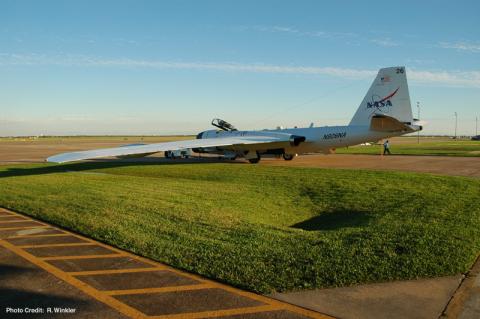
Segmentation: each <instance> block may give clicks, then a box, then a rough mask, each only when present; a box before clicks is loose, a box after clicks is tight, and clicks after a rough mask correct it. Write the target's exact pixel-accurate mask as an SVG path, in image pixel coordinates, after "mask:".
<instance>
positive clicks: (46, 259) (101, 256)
mask: <svg viewBox="0 0 480 319" xmlns="http://www.w3.org/2000/svg"><path fill="white" fill-rule="evenodd" d="M116 257H128V256H127V255H126V254H108V255H83V256H81V255H80V256H52V257H37V258H38V259H41V260H45V261H49V260H70V259H91V258H116Z"/></svg>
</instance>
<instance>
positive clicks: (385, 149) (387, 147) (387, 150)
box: [383, 140, 392, 155]
mask: <svg viewBox="0 0 480 319" xmlns="http://www.w3.org/2000/svg"><path fill="white" fill-rule="evenodd" d="M387 153H388V155H392V153H390V142H389V141H388V140H386V141H385V142H384V143H383V155H386V154H387Z"/></svg>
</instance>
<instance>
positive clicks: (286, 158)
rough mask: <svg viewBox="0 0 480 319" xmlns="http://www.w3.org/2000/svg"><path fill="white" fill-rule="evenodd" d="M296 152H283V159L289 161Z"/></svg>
mask: <svg viewBox="0 0 480 319" xmlns="http://www.w3.org/2000/svg"><path fill="white" fill-rule="evenodd" d="M295 156H296V154H283V159H284V160H286V161H291V160H293V159H294V158H295Z"/></svg>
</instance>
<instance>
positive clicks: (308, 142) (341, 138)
mask: <svg viewBox="0 0 480 319" xmlns="http://www.w3.org/2000/svg"><path fill="white" fill-rule="evenodd" d="M402 134H404V133H397V134H395V133H393V132H378V131H372V130H371V129H370V127H369V126H363V125H355V126H354V125H350V126H323V127H306V128H291V129H277V130H263V131H222V130H208V131H204V132H202V133H200V134H199V135H198V136H197V138H201V139H207V138H208V139H210V138H224V137H233V136H234V137H237V136H249V135H252V136H259V135H264V136H272V137H275V136H282V135H289V136H297V137H305V141H303V142H301V143H298V145H295V143H290V145H289V146H286V147H285V144H282V145H280V143H279V145H278V148H277V147H276V146H275V144H274V143H271V144H269V145H268V146H265V147H263V148H262V147H258V146H256V148H255V149H252V148H251V147H249V146H248V145H245V146H242V145H236V146H235V147H234V148H233V147H230V146H229V147H215V148H205V149H202V150H200V151H202V152H205V153H215V154H226V155H227V154H228V155H231V154H232V153H235V154H236V155H238V156H243V155H246V154H247V153H248V152H258V153H259V154H278V155H281V154H292V155H294V154H304V153H313V152H324V153H328V152H330V151H331V150H333V149H336V148H339V147H346V146H353V145H358V144H360V143H364V142H372V141H378V140H381V139H383V138H388V137H392V136H396V135H402Z"/></svg>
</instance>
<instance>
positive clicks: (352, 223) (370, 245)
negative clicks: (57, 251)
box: [0, 162, 480, 293]
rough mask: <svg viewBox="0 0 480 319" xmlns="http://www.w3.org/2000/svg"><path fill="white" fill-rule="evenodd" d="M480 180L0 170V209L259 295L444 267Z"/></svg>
mask: <svg viewBox="0 0 480 319" xmlns="http://www.w3.org/2000/svg"><path fill="white" fill-rule="evenodd" d="M479 203H480V180H475V179H468V178H461V177H442V176H434V175H427V174H411V173H398V172H372V171H357V170H326V169H316V168H291V167H267V166H255V165H246V164H146V163H143V164H135V163H112V162H110V163H83V164H68V165H55V166H54V165H50V166H49V165H43V164H37V165H28V166H27V165H21V166H20V165H16V166H1V167H0V206H3V207H6V208H10V209H13V210H16V211H19V212H23V213H26V214H29V215H31V216H34V217H37V218H40V219H42V220H45V221H49V222H52V223H54V224H57V225H60V226H63V227H65V228H68V229H71V230H74V231H77V232H79V233H82V234H85V235H87V236H89V237H92V238H96V239H99V240H101V241H104V242H107V243H109V244H112V245H114V246H117V247H121V248H123V249H127V250H130V251H132V252H135V253H138V254H140V255H143V256H147V257H150V258H152V259H155V260H158V261H161V262H165V263H167V264H170V265H172V266H174V267H178V268H182V269H186V270H188V271H191V272H194V273H198V274H201V275H204V276H207V277H210V278H214V279H217V280H220V281H224V282H227V283H229V284H232V285H235V286H238V287H241V288H246V289H249V290H253V291H258V292H263V293H266V292H272V291H274V290H275V291H291V290H298V289H305V288H321V287H332V286H345V285H352V284H358V283H367V282H379V281H389V280H396V279H411V278H417V277H433V276H442V275H451V274H456V273H460V272H464V271H466V270H467V269H468V268H469V267H470V266H471V264H472V262H473V261H474V259H475V258H476V256H477V255H478V253H479V252H480V205H479Z"/></svg>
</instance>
